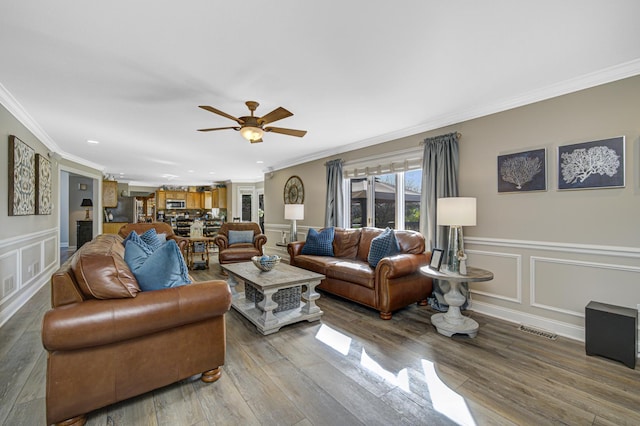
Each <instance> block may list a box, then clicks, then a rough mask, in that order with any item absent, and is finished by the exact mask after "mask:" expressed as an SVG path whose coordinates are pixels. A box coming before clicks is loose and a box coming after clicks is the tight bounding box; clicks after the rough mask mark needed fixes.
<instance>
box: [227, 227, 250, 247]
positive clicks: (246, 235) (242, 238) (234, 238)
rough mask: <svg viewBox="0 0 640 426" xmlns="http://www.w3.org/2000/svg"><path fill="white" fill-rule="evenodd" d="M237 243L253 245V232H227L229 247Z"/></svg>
mask: <svg viewBox="0 0 640 426" xmlns="http://www.w3.org/2000/svg"><path fill="white" fill-rule="evenodd" d="M238 243H249V244H251V243H253V231H251V230H249V231H229V245H231V244H238Z"/></svg>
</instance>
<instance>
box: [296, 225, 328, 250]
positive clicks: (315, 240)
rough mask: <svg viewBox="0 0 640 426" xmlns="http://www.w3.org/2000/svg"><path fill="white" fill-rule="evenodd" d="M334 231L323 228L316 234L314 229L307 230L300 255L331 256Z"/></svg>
mask: <svg viewBox="0 0 640 426" xmlns="http://www.w3.org/2000/svg"><path fill="white" fill-rule="evenodd" d="M334 235H335V229H334V228H333V227H331V228H325V229H323V230H322V231H320V232H318V231H316V230H315V229H309V233H308V234H307V240H306V241H305V242H304V246H302V251H301V254H311V255H314V256H333V236H334Z"/></svg>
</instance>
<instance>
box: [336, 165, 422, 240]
mask: <svg viewBox="0 0 640 426" xmlns="http://www.w3.org/2000/svg"><path fill="white" fill-rule="evenodd" d="M348 183H349V188H350V191H349V197H350V199H349V204H348V205H349V206H350V214H349V220H350V222H349V223H348V224H347V226H350V227H351V228H360V227H363V226H375V227H377V228H386V227H387V226H388V227H389V228H393V229H411V230H414V231H418V230H419V229H420V193H421V187H422V170H420V169H417V170H411V171H408V172H398V173H387V174H384V175H379V176H369V177H363V178H353V179H349V180H348ZM398 187H403V188H404V191H400V192H398V190H397V188H398Z"/></svg>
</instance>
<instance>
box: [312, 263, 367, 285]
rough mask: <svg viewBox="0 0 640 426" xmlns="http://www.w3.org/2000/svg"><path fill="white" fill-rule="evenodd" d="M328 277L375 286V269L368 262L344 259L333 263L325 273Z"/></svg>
mask: <svg viewBox="0 0 640 426" xmlns="http://www.w3.org/2000/svg"><path fill="white" fill-rule="evenodd" d="M324 274H325V275H326V276H327V278H333V279H336V280H341V281H346V282H348V283H353V284H358V285H361V286H363V287H367V288H375V271H374V270H373V269H371V267H370V266H369V264H368V263H367V262H360V261H357V260H351V259H344V260H339V261H338V262H336V263H334V264H332V265H331V267H330V268H327V269H326V272H325V273H324Z"/></svg>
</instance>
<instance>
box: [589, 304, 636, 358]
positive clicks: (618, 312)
mask: <svg viewBox="0 0 640 426" xmlns="http://www.w3.org/2000/svg"><path fill="white" fill-rule="evenodd" d="M585 349H586V352H587V355H599V356H602V357H605V358H610V359H613V360H616V361H620V362H622V363H624V364H625V365H626V366H627V367H629V368H636V356H637V351H638V311H637V310H636V309H631V308H625V307H622V306H614V305H608V304H606V303H600V302H589V304H588V305H587V306H586V308H585Z"/></svg>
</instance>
